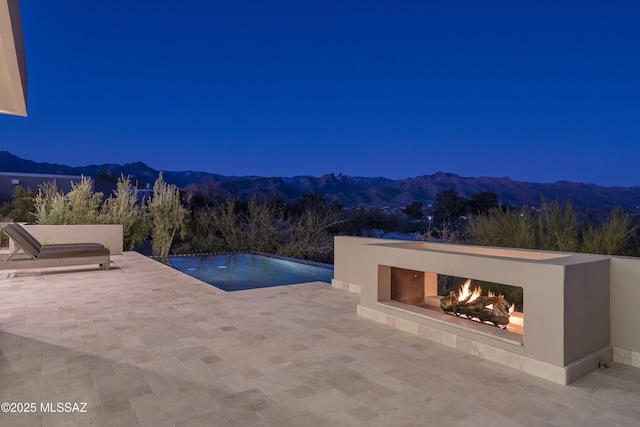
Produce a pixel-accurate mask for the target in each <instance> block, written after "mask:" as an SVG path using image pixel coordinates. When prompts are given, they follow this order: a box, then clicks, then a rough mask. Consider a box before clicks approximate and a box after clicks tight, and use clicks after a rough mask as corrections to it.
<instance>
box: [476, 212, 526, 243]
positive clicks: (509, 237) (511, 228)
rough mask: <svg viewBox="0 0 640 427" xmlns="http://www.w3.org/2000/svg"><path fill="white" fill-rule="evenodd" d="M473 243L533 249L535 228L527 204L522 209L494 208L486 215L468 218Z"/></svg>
mask: <svg viewBox="0 0 640 427" xmlns="http://www.w3.org/2000/svg"><path fill="white" fill-rule="evenodd" d="M469 235H470V236H471V240H472V242H473V243H475V244H477V245H483V246H503V247H508V248H524V249H535V248H536V246H537V239H536V228H535V224H534V221H533V215H532V213H531V210H530V209H529V207H528V206H524V207H523V208H522V209H510V208H505V209H503V208H502V207H498V208H494V209H491V210H490V211H489V213H488V214H487V215H479V216H472V217H471V218H469Z"/></svg>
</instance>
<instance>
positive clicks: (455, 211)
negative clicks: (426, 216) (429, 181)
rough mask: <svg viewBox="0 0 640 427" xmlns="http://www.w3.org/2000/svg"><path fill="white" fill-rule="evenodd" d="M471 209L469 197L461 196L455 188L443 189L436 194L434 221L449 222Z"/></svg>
mask: <svg viewBox="0 0 640 427" xmlns="http://www.w3.org/2000/svg"><path fill="white" fill-rule="evenodd" d="M468 209H469V199H467V198H465V197H462V196H460V194H458V192H457V191H456V190H454V189H450V190H443V191H441V192H439V193H438V194H436V204H435V207H434V211H433V217H434V221H436V222H441V223H443V224H448V223H450V222H452V221H453V220H455V219H457V218H459V217H460V216H462V215H465V214H466V213H467V212H468Z"/></svg>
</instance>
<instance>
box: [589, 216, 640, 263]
mask: <svg viewBox="0 0 640 427" xmlns="http://www.w3.org/2000/svg"><path fill="white" fill-rule="evenodd" d="M636 230H637V227H634V226H632V224H631V218H629V216H628V215H626V214H625V213H624V211H623V210H622V208H620V207H616V208H615V209H613V210H612V211H611V213H610V214H609V218H608V220H607V222H605V223H604V224H602V225H601V226H600V227H595V226H593V224H590V225H589V226H588V227H587V228H586V229H585V230H584V231H583V233H582V241H583V248H582V249H583V251H584V252H588V253H594V254H603V255H628V254H629V243H630V241H631V239H632V237H633V236H634V235H635V233H636Z"/></svg>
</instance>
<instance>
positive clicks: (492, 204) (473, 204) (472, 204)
mask: <svg viewBox="0 0 640 427" xmlns="http://www.w3.org/2000/svg"><path fill="white" fill-rule="evenodd" d="M497 207H498V196H497V195H496V194H495V193H491V192H490V191H480V192H478V193H475V194H473V195H472V196H471V200H470V201H469V208H470V209H471V213H472V214H474V215H484V214H486V213H488V212H489V211H490V210H491V209H495V208H497Z"/></svg>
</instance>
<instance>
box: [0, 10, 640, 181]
mask: <svg viewBox="0 0 640 427" xmlns="http://www.w3.org/2000/svg"><path fill="white" fill-rule="evenodd" d="M21 9H22V21H23V31H24V38H25V44H26V52H27V62H28V70H29V117H27V118H19V117H12V116H0V148H1V149H4V150H8V151H10V152H12V153H14V154H16V155H19V156H21V157H24V158H27V159H30V160H35V161H41V162H53V163H63V164H69V165H72V166H80V165H86V164H92V163H93V164H101V163H109V162H112V163H128V162H134V161H143V162H145V163H147V164H148V165H149V166H151V167H153V168H156V169H159V170H172V171H176V170H201V171H207V172H214V173H220V174H224V175H261V176H293V175H316V176H318V175H321V174H324V173H331V172H335V173H339V172H341V173H343V174H346V175H357V176H385V177H389V178H407V177H413V176H418V175H425V174H432V173H435V172H437V171H439V170H443V171H445V172H453V173H456V174H459V175H462V176H509V177H511V178H513V179H517V180H522V181H530V182H554V181H558V180H569V181H581V182H593V183H597V184H601V185H606V186H636V185H640V162H639V160H640V24H638V23H639V22H640V4H639V3H637V2H632V1H628V2H621V1H580V2H573V1H560V2H558V1H507V0H504V1H482V2H480V1H402V0H396V1H375V0H371V1H344V0H343V1H328V0H323V1H304V0H298V1H291V2H283V1H242V0H233V1H224V2H223V1H216V0H209V1H199V0H198V1H195V0H194V1H190V0H185V1H183V2H176V1H166V0H158V1H146V0H143V1H137V0H134V1H132V0H128V1H123V0H109V1H86V0H84V1H80V0H76V1H71V0H60V1H55V2H51V1H44V0H31V1H29V0H22V1H21Z"/></svg>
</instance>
